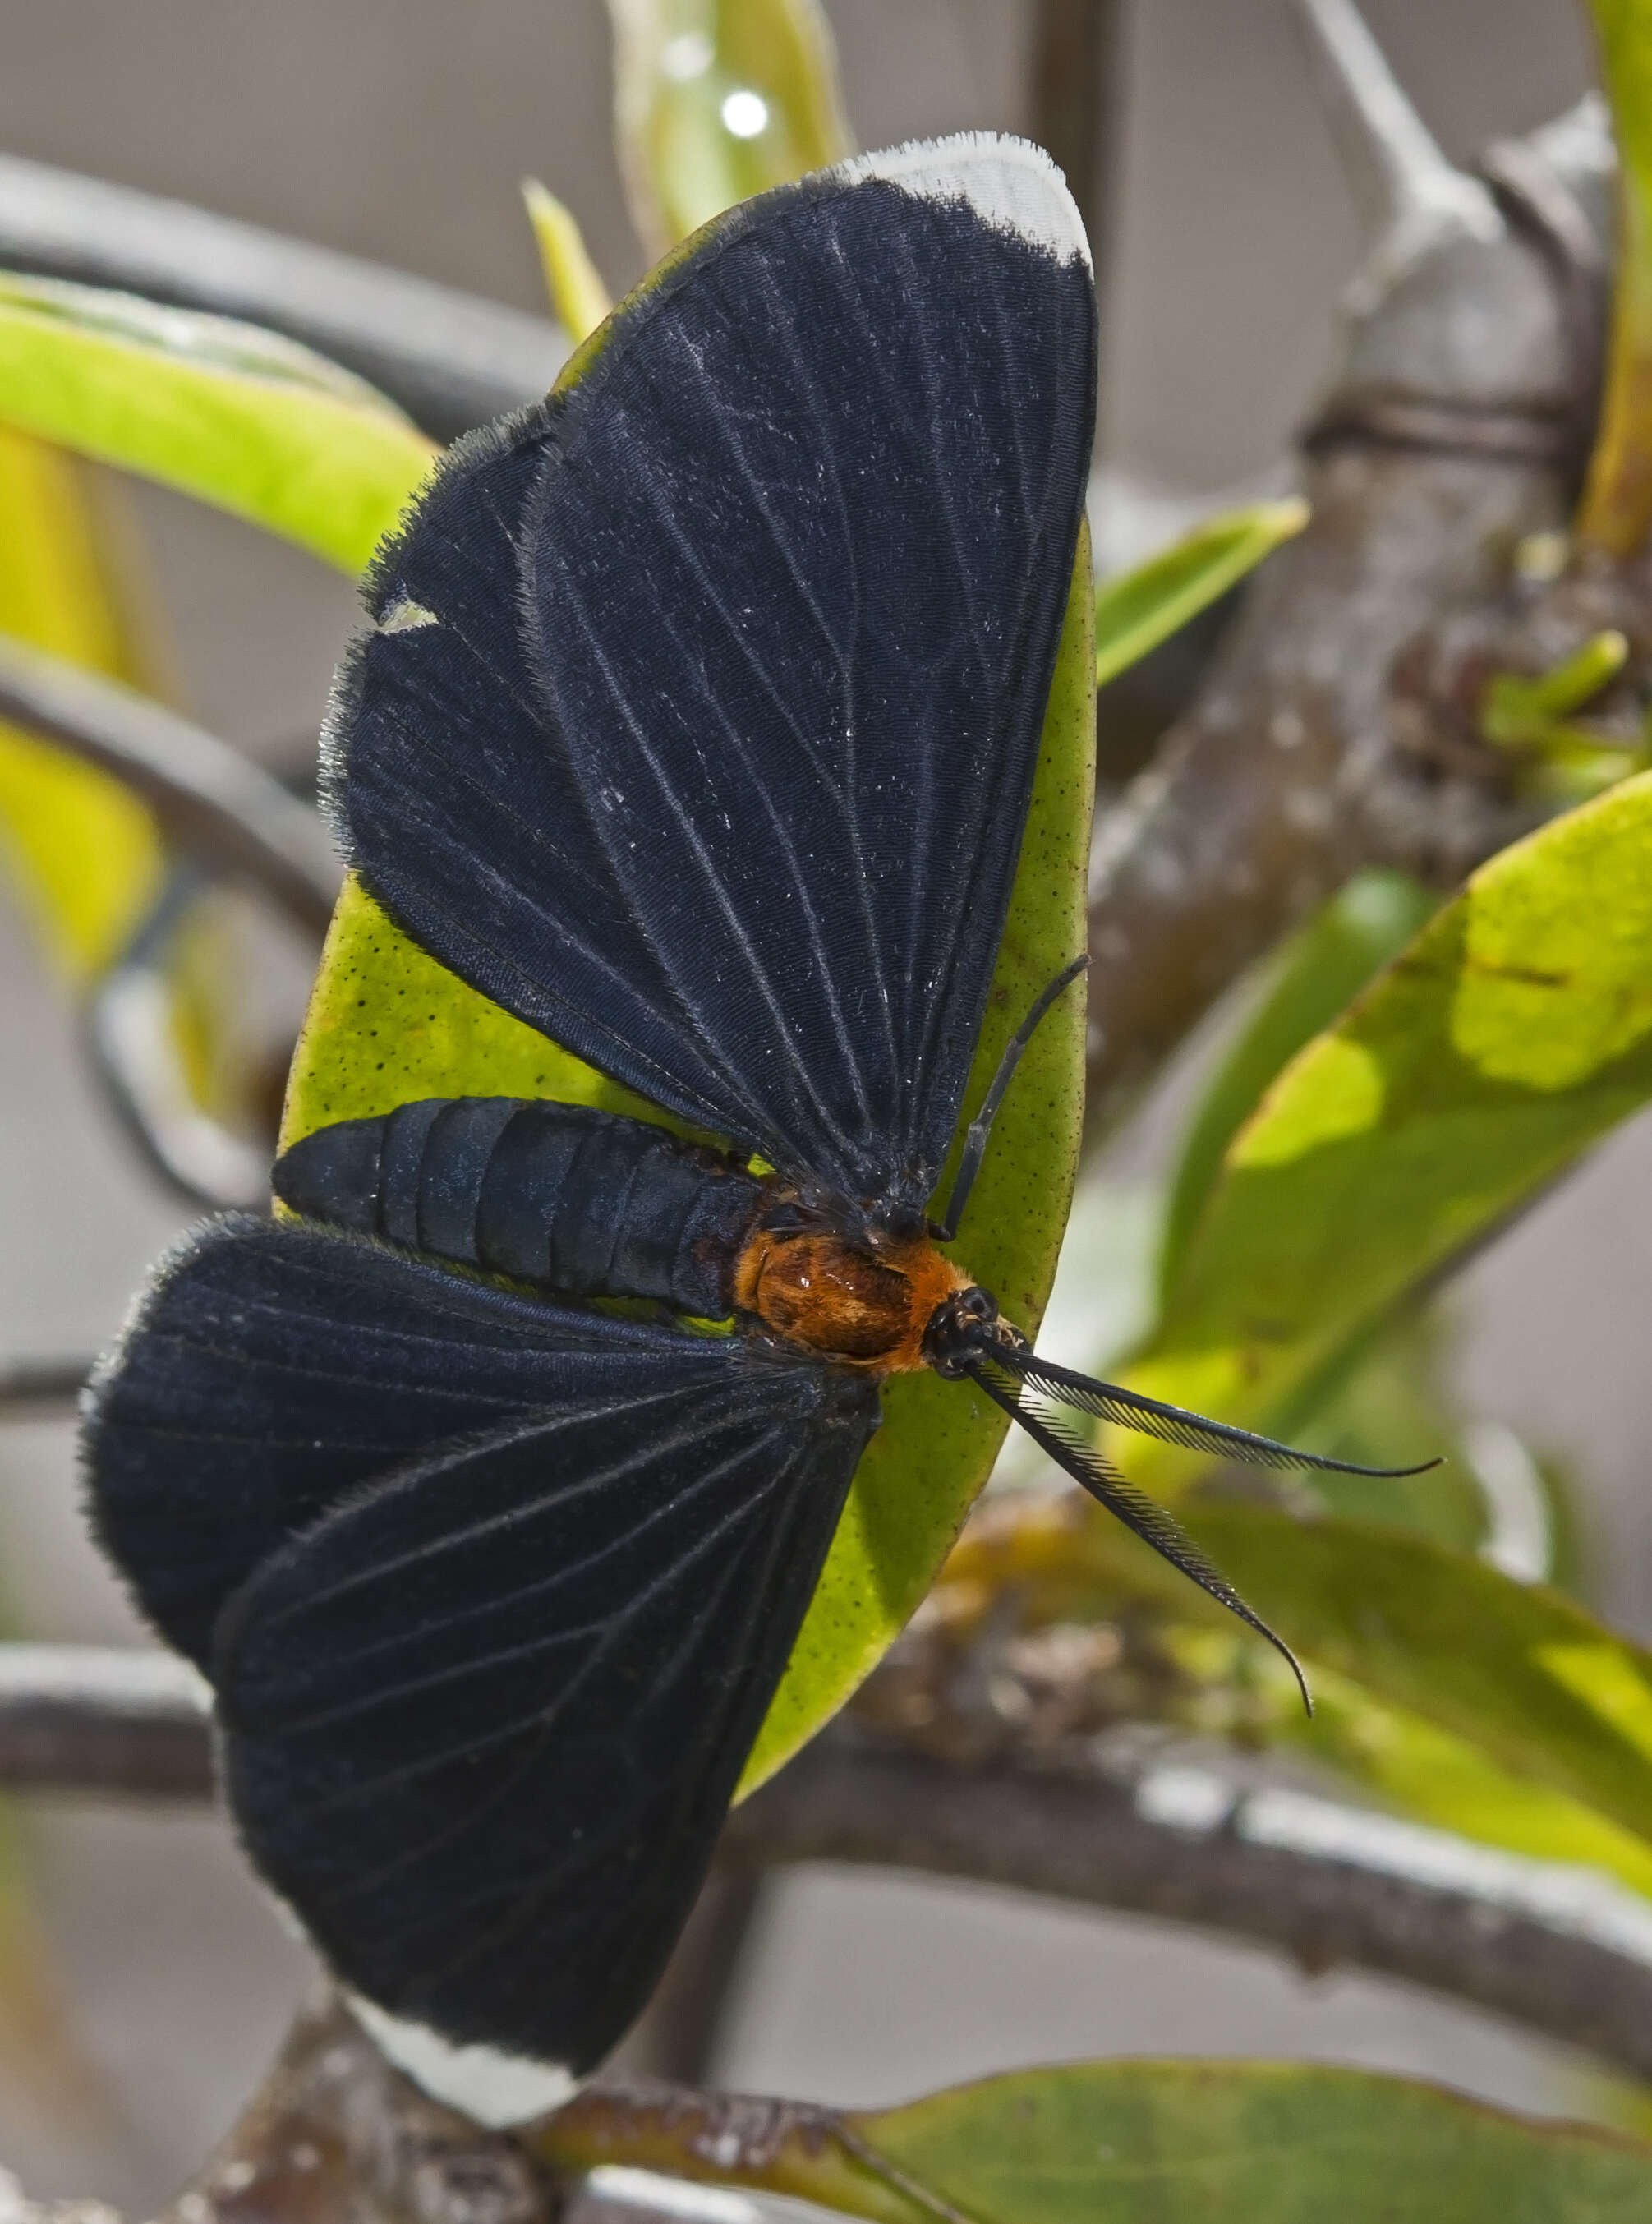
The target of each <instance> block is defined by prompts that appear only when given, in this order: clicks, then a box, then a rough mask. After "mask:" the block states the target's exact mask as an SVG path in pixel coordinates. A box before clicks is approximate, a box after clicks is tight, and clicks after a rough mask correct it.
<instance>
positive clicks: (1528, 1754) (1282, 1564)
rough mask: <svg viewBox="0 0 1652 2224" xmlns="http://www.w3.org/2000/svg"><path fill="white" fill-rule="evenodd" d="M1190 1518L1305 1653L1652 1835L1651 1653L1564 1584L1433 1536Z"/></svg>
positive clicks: (1201, 1515)
mask: <svg viewBox="0 0 1652 2224" xmlns="http://www.w3.org/2000/svg"><path fill="white" fill-rule="evenodd" d="M1183 1513H1184V1518H1185V1520H1186V1521H1187V1525H1188V1526H1189V1528H1190V1529H1191V1530H1192V1532H1193V1533H1194V1535H1195V1537H1196V1538H1198V1540H1199V1542H1200V1543H1201V1545H1203V1546H1204V1547H1205V1549H1206V1550H1207V1551H1208V1552H1209V1553H1210V1555H1211V1557H1213V1558H1214V1560H1215V1562H1216V1564H1217V1565H1218V1566H1219V1567H1220V1569H1221V1570H1222V1572H1223V1574H1224V1575H1226V1576H1227V1577H1228V1579H1229V1580H1230V1582H1232V1583H1233V1584H1234V1585H1235V1587H1236V1588H1237V1589H1238V1590H1239V1593H1240V1595H1241V1596H1242V1597H1244V1598H1245V1600H1246V1601H1247V1602H1249V1603H1250V1604H1251V1605H1252V1606H1253V1607H1254V1608H1256V1609H1257V1611H1258V1613H1259V1614H1261V1615H1262V1616H1263V1618H1264V1621H1270V1622H1271V1623H1273V1625H1274V1626H1275V1627H1277V1628H1278V1629H1279V1631H1280V1632H1281V1633H1282V1635H1283V1636H1284V1637H1285V1638H1286V1639H1287V1640H1288V1641H1289V1643H1290V1644H1291V1645H1292V1646H1294V1647H1296V1648H1298V1649H1299V1650H1300V1651H1301V1652H1302V1654H1303V1656H1304V1657H1305V1659H1308V1661H1309V1662H1311V1663H1313V1664H1315V1665H1321V1664H1322V1665H1324V1666H1326V1667H1328V1668H1330V1669H1333V1670H1334V1671H1336V1672H1337V1673H1338V1674H1339V1675H1341V1676H1345V1677H1348V1678H1350V1679H1351V1680H1352V1681H1353V1682H1355V1683H1357V1684H1361V1685H1363V1686H1364V1687H1365V1689H1366V1690H1371V1691H1373V1692H1375V1693H1376V1694H1377V1695H1378V1696H1379V1697H1380V1698H1382V1699H1384V1700H1385V1701H1386V1702H1388V1703H1390V1704H1391V1705H1394V1706H1398V1707H1403V1708H1406V1709H1409V1710H1410V1711H1411V1712H1412V1713H1414V1714H1416V1715H1421V1716H1422V1718H1423V1720H1424V1721H1427V1722H1434V1723H1437V1724H1439V1725H1440V1726H1441V1728H1445V1729H1447V1730H1449V1731H1451V1732H1453V1734H1455V1735H1457V1736H1460V1737H1462V1738H1464V1739H1466V1741H1468V1742H1470V1743H1471V1744H1472V1745H1473V1746H1475V1747H1477V1748H1478V1749H1479V1751H1480V1752H1481V1753H1484V1754H1485V1755H1487V1756H1489V1757H1490V1758H1491V1759H1492V1760H1495V1761H1497V1762H1498V1763H1499V1764H1500V1765H1501V1766H1503V1767H1504V1768H1507V1769H1509V1770H1510V1771H1512V1772H1515V1773H1516V1774H1520V1775H1524V1776H1527V1777H1529V1778H1533V1779H1536V1780H1537V1781H1538V1782H1540V1783H1543V1784H1548V1785H1553V1786H1554V1789H1555V1790H1557V1791H1562V1792H1564V1793H1566V1794H1567V1797H1568V1798H1573V1799H1576V1800H1578V1801H1579V1802H1581V1804H1583V1805H1585V1806H1586V1807H1590V1808H1592V1809H1593V1810H1595V1812H1596V1813H1598V1814H1599V1815H1603V1816H1607V1817H1609V1818H1610V1819H1611V1820H1612V1821H1613V1822H1616V1823H1619V1824H1620V1825H1621V1826H1622V1827H1623V1828H1624V1829H1626V1830H1631V1831H1633V1832H1635V1833H1636V1835H1637V1836H1638V1837H1640V1838H1643V1839H1644V1840H1646V1841H1648V1842H1652V1653H1649V1652H1647V1651H1646V1650H1645V1649H1644V1648H1643V1647H1642V1646H1637V1645H1633V1644H1631V1643H1630V1641H1629V1640H1628V1639H1627V1638H1622V1637H1617V1636H1615V1635H1614V1634H1613V1633H1611V1631H1610V1630H1608V1629H1606V1628H1605V1627H1603V1626H1602V1625H1601V1624H1600V1623H1599V1622H1598V1621H1595V1620H1594V1619H1593V1617H1592V1615H1590V1614H1586V1612H1585V1611H1584V1609H1583V1608H1581V1607H1580V1606H1578V1605H1575V1604H1574V1603H1573V1601H1572V1600H1570V1599H1568V1598H1566V1597H1564V1596H1563V1595H1561V1593H1560V1592H1559V1591H1555V1590H1551V1589H1548V1586H1547V1585H1545V1584H1542V1583H1515V1582H1513V1581H1511V1580H1510V1577H1509V1576H1504V1575H1502V1574H1499V1572H1498V1570H1496V1569H1495V1568H1492V1567H1489V1566H1487V1564H1485V1561H1483V1560H1479V1559H1477V1558H1474V1557H1471V1556H1470V1555H1468V1554H1466V1553H1463V1552H1455V1551H1451V1550H1449V1549H1448V1548H1447V1546H1445V1545H1437V1544H1434V1543H1433V1542H1432V1541H1431V1540H1430V1539H1428V1538H1424V1537H1417V1536H1411V1535H1408V1534H1406V1533H1404V1532H1401V1531H1398V1530H1395V1529H1391V1528H1387V1527H1383V1526H1378V1524H1377V1523H1375V1522H1359V1521H1350V1520H1320V1521H1295V1520H1291V1519H1290V1518H1289V1515H1286V1514H1283V1513H1272V1512H1270V1511H1268V1510H1267V1509H1265V1508H1263V1507H1254V1506H1244V1507H1240V1506H1233V1505H1220V1506H1219V1505H1211V1504H1207V1503H1201V1504H1199V1505H1196V1506H1195V1505H1189V1507H1185V1508H1184V1509H1183Z"/></svg>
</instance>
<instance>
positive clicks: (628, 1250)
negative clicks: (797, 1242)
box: [272, 1096, 764, 1320]
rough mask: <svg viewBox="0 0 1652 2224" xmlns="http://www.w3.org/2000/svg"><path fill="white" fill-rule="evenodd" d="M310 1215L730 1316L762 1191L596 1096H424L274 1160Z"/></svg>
mask: <svg viewBox="0 0 1652 2224" xmlns="http://www.w3.org/2000/svg"><path fill="white" fill-rule="evenodd" d="M272 1180H273V1184H274V1191H275V1194H276V1196H277V1197H280V1198H281V1200H282V1201H283V1203H285V1204H290V1205H291V1206H292V1207H293V1210H295V1211H297V1212H301V1213H303V1214H304V1215H305V1216H306V1218H307V1219H311V1220H325V1222H326V1223H327V1224H328V1225H329V1226H330V1227H332V1228H344V1229H351V1230H353V1231H355V1232H356V1234H359V1235H381V1236H384V1237H386V1238H387V1239H388V1241H390V1242H398V1243H403V1244H406V1245H407V1246H408V1247H409V1248H413V1249H417V1250H419V1251H422V1252H425V1253H426V1254H428V1255H430V1256H431V1257H433V1258H439V1259H449V1260H452V1261H453V1262H454V1263H455V1264H456V1265H457V1266H465V1267H482V1268H483V1269H485V1270H486V1271H487V1272H488V1273H493V1274H506V1275H509V1276H511V1277H513V1278H514V1279H517V1280H520V1281H528V1282H538V1283H542V1284H543V1285H545V1286H546V1287H547V1288H549V1289H554V1290H558V1291H560V1292H562V1293H563V1294H564V1295H565V1296H568V1297H620V1298H654V1299H656V1300H658V1302H659V1303H660V1304H662V1305H670V1306H672V1308H673V1309H674V1310H675V1311H678V1312H683V1313H687V1314H689V1315H690V1316H695V1317H700V1318H703V1319H705V1318H709V1319H714V1320H720V1319H722V1318H723V1317H725V1316H726V1315H727V1314H728V1313H729V1312H730V1311H732V1310H733V1308H734V1302H735V1270H736V1265H737V1262H738V1260H739V1256H740V1252H741V1247H742V1245H743V1243H744V1242H745V1239H746V1237H747V1235H749V1234H750V1232H751V1229H752V1226H753V1223H754V1222H755V1220H756V1218H757V1216H758V1213H759V1211H760V1210H761V1207H762V1204H763V1202H764V1191H763V1189H762V1186H761V1185H760V1183H758V1182H757V1181H755V1180H754V1179H753V1178H752V1177H751V1176H750V1175H749V1174H747V1173H746V1172H744V1171H743V1170H742V1169H741V1168H740V1167H738V1166H735V1165H733V1164H731V1162H730V1161H729V1160H728V1158H726V1157H725V1156H723V1155H722V1154H721V1153H716V1152H712V1151H708V1150H704V1149H702V1148H700V1147H697V1146H696V1145H694V1144H692V1143H687V1142H684V1141H683V1140H681V1139H680V1138H679V1137H678V1136H676V1135H673V1134H669V1133H668V1132H667V1131H666V1129H665V1128H656V1127H653V1126H651V1125H650V1124H649V1123H648V1122H647V1121H642V1120H627V1119H624V1118H622V1117H621V1116H620V1115H618V1114H616V1113H612V1112H598V1111H595V1110H593V1109H591V1108H590V1106H589V1105H583V1104H553V1103H543V1102H539V1101H537V1100H524V1099H521V1098H517V1097H510V1096H452V1097H433V1098H425V1099H423V1100H421V1101H420V1102H419V1103H412V1104H401V1105H398V1106H397V1108H396V1109H395V1110H394V1111H393V1112H387V1113H383V1114H381V1115H378V1116H376V1117H374V1118H369V1119H364V1120H340V1121H335V1122H334V1123H333V1124H332V1125H331V1127H326V1128H316V1129H314V1130H313V1132H312V1133H311V1134H308V1135H306V1136H304V1137H303V1138H302V1139H301V1140H300V1141H298V1142H296V1143H294V1144H293V1147H292V1148H291V1149H290V1150H288V1151H286V1152H284V1153H282V1155H281V1157H280V1158H279V1159H277V1160H276V1161H275V1170H274V1175H273V1177H272Z"/></svg>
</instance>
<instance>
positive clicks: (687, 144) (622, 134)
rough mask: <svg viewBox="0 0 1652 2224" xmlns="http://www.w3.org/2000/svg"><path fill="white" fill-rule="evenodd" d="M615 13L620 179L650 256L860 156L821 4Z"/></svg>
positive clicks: (740, 2)
mask: <svg viewBox="0 0 1652 2224" xmlns="http://www.w3.org/2000/svg"><path fill="white" fill-rule="evenodd" d="M608 12H609V14H610V16H611V17H612V19H613V23H614V85H615V119H616V124H617V129H618V134H619V143H620V160H621V168H622V170H623V173H624V176H625V182H626V191H627V196H628V199H629V200H630V205H631V213H632V218H633V220H634V223H635V224H636V227H637V230H638V231H639V232H640V235H641V237H642V239H643V243H644V244H645V245H646V247H647V248H648V250H650V252H651V253H652V254H653V255H663V254H664V253H665V250H666V249H667V248H670V247H674V246H675V245H676V244H677V243H678V240H681V239H686V238H687V237H688V236H689V234H690V232H692V231H698V230H699V228H700V226H701V225H702V224H709V222H710V221H711V218H713V217H714V216H720V215H721V214H722V212H723V210H724V209H726V208H732V207H733V206H734V205H735V202H737V201H743V200H748V199H750V198H751V196H752V195H753V193H764V192H766V190H767V189H768V187H769V186H781V185H785V184H786V183H788V182H789V181H790V180H791V179H793V178H800V177H802V176H803V175H804V174H805V172H807V171H810V170H818V169H822V168H823V167H825V165H826V164H827V163H829V162H835V161H839V160H841V158H842V156H843V155H848V154H851V153H852V152H853V151H854V142H853V141H852V139H851V138H850V136H849V130H848V123H847V121H846V119H845V117H844V114H843V102H842V94H841V93H840V92H839V90H838V84H837V58H836V54H835V51H834V48H833V46H832V35H831V32H830V30H829V28H828V26H827V22H826V18H825V16H824V15H823V13H822V11H821V10H820V9H819V8H818V7H817V6H816V5H815V0H609V5H608Z"/></svg>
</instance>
